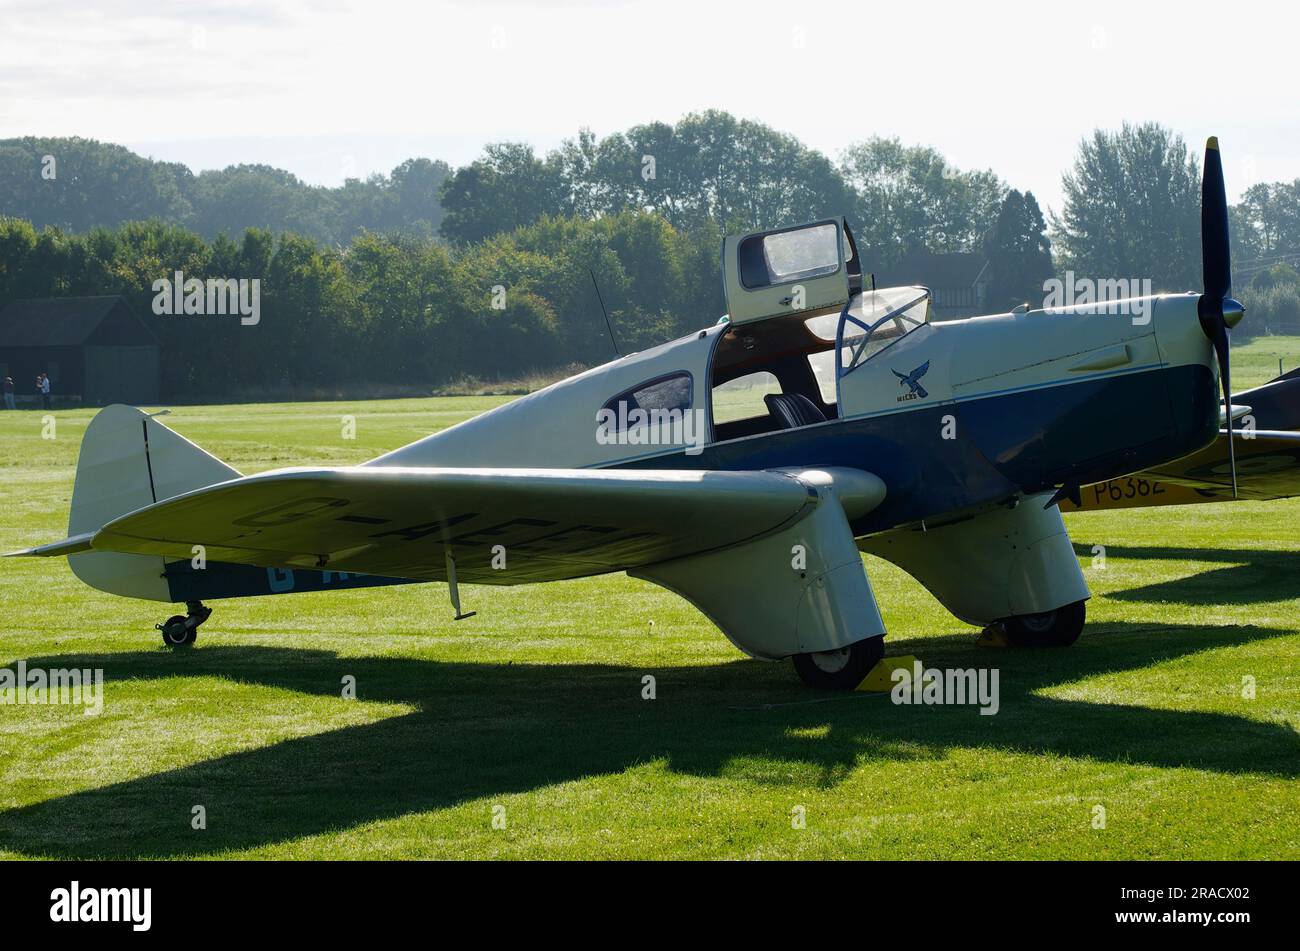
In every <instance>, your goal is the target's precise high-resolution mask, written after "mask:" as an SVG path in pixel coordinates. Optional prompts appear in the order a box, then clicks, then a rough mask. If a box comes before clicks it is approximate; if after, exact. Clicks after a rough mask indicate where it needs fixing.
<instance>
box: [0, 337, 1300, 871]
mask: <svg viewBox="0 0 1300 951" xmlns="http://www.w3.org/2000/svg"><path fill="white" fill-rule="evenodd" d="M1277 339H1278V338H1267V339H1266V340H1264V341H1257V342H1256V343H1254V344H1251V345H1250V346H1249V347H1242V348H1238V354H1237V356H1238V362H1237V365H1238V368H1239V369H1238V373H1239V376H1238V380H1240V381H1241V382H1240V383H1239V387H1244V386H1247V385H1250V383H1251V382H1252V374H1253V376H1254V377H1258V379H1253V382H1263V380H1264V379H1267V378H1268V377H1269V376H1271V375H1272V373H1267V374H1264V373H1263V372H1262V369H1261V368H1262V367H1263V366H1264V365H1265V363H1264V356H1263V355H1262V354H1261V355H1260V356H1259V357H1258V359H1257V360H1256V362H1257V363H1259V367H1256V368H1255V369H1254V370H1252V369H1251V363H1250V352H1249V351H1250V349H1251V347H1256V346H1259V347H1260V348H1261V350H1262V349H1263V347H1264V345H1266V344H1268V343H1269V342H1270V341H1271V342H1272V344H1273V346H1274V348H1275V349H1276V341H1277ZM1273 372H1276V366H1275V365H1274V367H1273ZM501 401H502V400H501V399H499V398H438V399H424V400H392V401H383V402H366V403H307V404H278V405H249V406H234V407H182V408H178V409H176V410H175V411H174V412H173V413H172V415H171V416H170V417H168V418H167V420H166V422H167V423H168V425H171V426H173V427H174V428H176V429H177V430H178V431H180V432H182V433H183V434H185V435H186V436H188V437H190V438H192V439H194V440H195V441H197V442H198V443H199V444H200V445H203V446H205V447H206V448H208V449H209V450H210V451H213V452H215V453H216V454H217V455H219V456H221V457H222V458H224V459H226V460H227V461H229V462H230V463H231V464H233V465H235V466H236V467H238V468H240V469H241V470H243V471H245V472H254V471H259V470H262V469H266V468H271V467H276V466H281V465H289V464H300V463H336V464H348V463H355V462H359V461H361V460H363V459H366V458H369V457H372V456H374V455H377V454H378V453H380V452H382V451H384V450H387V449H390V448H393V447H396V446H398V445H401V444H403V443H405V442H407V441H409V440H411V439H414V438H417V437H419V436H422V435H425V434H426V433H428V432H430V431H433V430H436V429H439V428H441V427H443V426H446V425H450V424H451V423H454V422H456V421H458V420H461V419H464V418H468V417H469V416H471V415H473V414H475V413H478V412H481V411H482V410H484V409H486V408H487V407H489V406H492V405H496V404H497V403H499V402H501ZM91 415H92V412H91V411H89V410H87V411H75V412H63V411H60V412H57V413H56V414H55V416H56V420H57V430H56V438H55V439H53V440H47V439H42V438H41V428H42V426H41V419H40V417H41V414H40V413H36V412H19V413H5V414H0V504H2V505H3V511H4V513H5V517H4V519H3V522H0V546H3V548H4V549H5V550H12V549H15V548H19V547H23V546H26V545H29V544H33V543H37V542H42V541H48V540H52V539H56V538H59V537H62V535H63V529H64V527H65V520H66V512H67V504H68V499H69V497H70V495H71V488H72V476H73V469H74V465H75V460H76V450H77V445H78V443H79V441H80V436H81V433H82V431H83V430H84V427H85V425H86V423H87V421H88V420H89V418H90V416H91ZM344 416H354V417H355V419H356V439H355V440H345V439H343V438H341V434H342V428H343V420H342V417H344ZM1297 515H1300V502H1281V503H1239V504H1235V505H1227V504H1225V505H1209V506H1197V507H1194V508H1189V509H1178V508H1171V509H1155V510H1151V511H1149V512H1115V513H1085V514H1076V515H1072V516H1070V517H1069V524H1070V528H1071V531H1072V534H1073V537H1074V539H1075V541H1076V544H1077V546H1078V551H1079V553H1080V557H1081V559H1082V560H1083V564H1084V565H1085V570H1086V574H1087V576H1088V579H1089V582H1090V584H1091V586H1092V589H1093V592H1094V598H1093V600H1092V601H1091V603H1090V606H1089V620H1090V625H1089V628H1088V630H1087V631H1086V632H1085V635H1084V637H1083V638H1082V640H1081V641H1080V643H1079V644H1078V645H1077V646H1076V647H1074V648H1072V649H1070V650H1065V651H991V650H987V649H982V648H979V647H977V646H976V644H975V636H974V635H975V633H976V632H975V631H974V630H973V629H971V628H969V627H967V626H965V625H963V624H961V623H960V622H958V621H956V620H954V619H953V618H952V617H951V616H949V615H948V614H947V613H946V612H944V611H943V609H942V608H940V607H939V606H938V604H937V603H936V602H935V601H934V600H933V599H932V598H931V597H930V596H929V594H927V593H926V592H925V591H924V589H922V588H921V587H920V586H919V585H918V584H916V583H915V582H914V581H912V580H911V579H910V578H909V577H907V576H906V575H904V574H903V573H902V572H900V571H898V570H897V569H895V568H893V567H892V566H890V565H888V564H887V563H885V562H881V561H878V560H875V559H868V572H869V574H870V577H871V579H872V583H873V585H874V587H875V590H876V593H877V597H878V598H879V601H880V604H881V606H882V609H883V612H884V615H885V620H886V623H887V625H888V627H889V630H890V631H891V634H890V638H889V640H888V644H889V648H890V651H891V652H892V653H915V654H917V655H919V656H920V657H921V658H922V659H923V660H924V661H925V662H926V663H927V664H928V665H932V666H941V667H947V666H951V667H995V668H997V669H998V671H999V678H1000V687H1001V709H1000V712H999V713H998V714H997V715H996V716H980V715H979V713H978V712H977V709H976V708H974V707H900V706H894V705H892V704H891V703H890V702H889V700H888V699H887V698H886V697H883V696H880V695H865V694H855V695H849V696H835V697H825V696H819V695H812V694H810V693H808V692H807V691H805V690H804V689H803V688H802V687H800V686H799V684H798V682H797V681H796V679H795V677H794V675H793V672H792V671H791V670H790V669H789V668H788V666H787V665H784V664H765V663H759V662H756V661H750V660H746V659H743V658H742V657H741V656H740V655H739V654H738V653H737V652H736V651H735V650H734V649H733V648H732V647H731V646H730V645H729V644H728V643H727V642H726V641H725V640H724V639H723V637H722V636H721V635H720V634H719V633H718V632H717V631H716V629H714V628H713V626H712V625H711V624H710V623H709V622H708V621H707V620H705V619H704V618H703V617H702V616H701V615H700V614H699V613H698V612H696V611H695V610H694V609H693V608H691V607H689V606H688V605H686V604H685V603H684V602H682V601H680V600H679V599H677V598H676V597H674V596H673V595H671V594H668V593H667V592H664V591H661V590H659V589H656V588H654V587H652V586H650V585H648V584H645V583H642V582H639V581H635V580H632V579H629V578H626V577H623V576H610V577H602V578H594V579H588V580H582V581H574V582H565V583H560V584H554V585H547V586H537V587H522V588H481V587H476V588H468V589H466V591H465V592H464V595H465V599H466V601H467V604H468V607H469V608H471V609H476V610H478V611H479V614H478V616H477V617H475V618H473V619H471V620H468V621H464V622H461V623H455V622H453V621H452V620H451V618H450V608H449V607H448V605H447V602H446V595H445V589H444V588H443V586H441V585H411V586H402V587H395V588H387V589H383V588H381V589H372V590H364V591H342V592H330V593H322V594H299V595H285V596H279V597H269V598H261V599H250V600H245V601H231V602H218V603H217V604H216V612H215V614H214V616H213V618H212V619H211V620H210V621H209V622H208V624H207V625H206V626H205V627H204V628H203V630H202V632H201V634H200V637H199V642H198V645H197V646H196V647H195V648H194V649H192V650H187V651H180V652H171V651H168V650H166V649H164V648H163V647H162V646H161V643H160V640H159V637H158V635H157V633H156V632H155V631H154V630H153V624H154V622H156V621H159V620H161V619H162V618H163V616H164V615H165V614H166V613H169V611H168V610H167V609H166V606H164V605H154V604H150V603H146V602H138V601H129V600H123V599H117V598H113V597H110V596H108V595H104V594H100V593H99V592H96V591H94V590H92V589H89V588H86V587H84V586H82V585H81V584H80V583H79V582H77V581H76V579H75V578H73V576H72V575H71V573H70V572H69V571H68V569H67V567H66V565H65V563H64V562H62V561H61V560H36V559H21V560H9V561H5V562H0V611H2V614H0V666H9V667H10V668H12V667H13V666H14V664H16V662H17V661H19V660H25V661H27V663H28V665H29V666H40V667H74V666H75V667H91V668H94V667H102V668H103V670H104V673H105V677H106V679H107V683H106V699H105V706H104V711H103V713H102V714H101V715H100V716H86V715H83V712H82V711H81V710H80V709H79V708H76V707H72V706H2V707H0V856H3V857H6V858H20V857H32V856H41V857H150V858H173V857H236V856H239V857H242V856H253V857H267V858H330V857H344V858H407V857H421V858H423V857H436V858H448V857H463V858H576V857H601V858H662V857H698V858H790V857H804V858H820V857H855V858H942V857H958V858H974V857H996V858H1011V857H1032V858H1058V857H1066V858H1093V857H1099V858H1126V857H1137V858H1246V857H1249V858H1255V857H1268V858H1283V857H1288V858H1295V857H1297V856H1300V810H1297V808H1296V805H1297V803H1300V737H1298V735H1297V730H1298V729H1300V673H1298V672H1297V663H1296V661H1297V657H1298V656H1300V621H1298V620H1297V608H1300V553H1298V552H1297V548H1298V546H1297V535H1298V534H1300V519H1298V518H1297ZM1097 545H1101V546H1104V547H1105V560H1104V565H1103V564H1101V563H1098V562H1095V559H1094V556H1093V549H1094V546H1097ZM647 675H652V676H653V677H655V678H656V688H657V690H656V692H657V698H656V699H654V700H645V699H642V693H643V678H645V677H646V676H647ZM345 677H354V678H355V679H356V685H357V694H358V699H356V700H347V699H344V698H343V697H342V695H341V694H342V683H343V679H344V678H345ZM1247 677H1249V678H1254V684H1255V696H1254V699H1248V698H1247V697H1245V696H1243V689H1242V685H1243V678H1247ZM195 806H203V807H204V809H205V810H206V818H207V828H206V829H205V830H195V829H193V828H192V822H191V820H192V814H193V812H192V811H193V808H194V807H195ZM1097 806H1102V807H1104V809H1105V828H1104V829H1100V828H1094V819H1095V816H1096V815H1097V813H1096V811H1095V807H1097ZM796 807H803V815H804V816H806V827H804V828H795V827H794V826H795V823H792V815H793V814H794V811H795V810H796ZM494 815H495V816H498V817H504V820H505V822H504V825H505V827H504V828H495V827H494V824H493V818H494Z"/></svg>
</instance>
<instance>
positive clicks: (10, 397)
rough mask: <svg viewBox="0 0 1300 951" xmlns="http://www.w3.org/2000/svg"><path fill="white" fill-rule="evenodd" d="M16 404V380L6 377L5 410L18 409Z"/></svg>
mask: <svg viewBox="0 0 1300 951" xmlns="http://www.w3.org/2000/svg"><path fill="white" fill-rule="evenodd" d="M17 408H18V407H17V405H16V404H15V403H14V378H13V377H11V376H7V377H5V409H17Z"/></svg>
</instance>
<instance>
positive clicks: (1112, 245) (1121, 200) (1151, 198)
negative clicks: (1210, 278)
mask: <svg viewBox="0 0 1300 951" xmlns="http://www.w3.org/2000/svg"><path fill="white" fill-rule="evenodd" d="M1061 187H1062V190H1063V191H1064V194H1065V204H1064V206H1063V208H1062V211H1061V215H1060V217H1059V218H1058V217H1056V216H1055V215H1054V216H1053V218H1052V230H1053V244H1054V246H1055V247H1056V248H1057V249H1058V251H1059V252H1060V258H1061V260H1060V262H1059V264H1058V266H1060V267H1064V268H1071V269H1073V270H1075V271H1077V272H1079V273H1080V274H1082V275H1087V276H1089V277H1092V278H1094V279H1101V278H1119V277H1124V278H1136V279H1148V278H1149V279H1150V280H1151V281H1152V282H1153V283H1154V284H1155V288H1156V290H1158V291H1181V290H1195V289H1197V288H1199V287H1200V286H1201V283H1202V275H1201V250H1200V249H1201V234H1200V231H1201V219H1200V211H1201V195H1200V190H1201V174H1200V167H1199V164H1198V162H1197V159H1196V156H1195V155H1193V154H1191V153H1190V152H1189V151H1188V149H1187V146H1186V145H1185V144H1184V143H1183V139H1182V137H1181V136H1178V135H1175V134H1174V133H1173V132H1171V131H1170V130H1168V129H1166V128H1164V127H1162V126H1160V125H1157V124H1155V123H1146V124H1143V125H1129V124H1127V123H1126V124H1125V125H1124V126H1123V128H1121V129H1120V131H1119V132H1108V131H1106V130H1104V129H1098V130H1096V131H1095V132H1094V133H1093V134H1092V137H1091V138H1088V139H1085V140H1084V141H1083V142H1082V143H1080V145H1079V154H1078V157H1077V158H1076V159H1075V163H1074V168H1073V170H1072V171H1070V172H1067V173H1066V174H1065V175H1064V176H1063V177H1062V179H1061Z"/></svg>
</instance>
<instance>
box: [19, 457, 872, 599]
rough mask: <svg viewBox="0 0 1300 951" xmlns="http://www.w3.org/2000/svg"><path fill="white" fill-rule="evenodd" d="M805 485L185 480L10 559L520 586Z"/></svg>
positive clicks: (793, 516)
mask: <svg viewBox="0 0 1300 951" xmlns="http://www.w3.org/2000/svg"><path fill="white" fill-rule="evenodd" d="M838 471H840V472H844V471H845V470H838ZM854 473H855V475H854V476H847V477H844V478H847V479H848V481H850V482H852V483H853V485H854V486H855V487H856V488H857V489H858V490H862V487H863V486H864V485H865V486H866V487H867V488H866V490H865V495H866V496H871V498H863V492H862V491H859V494H858V496H856V497H855V504H856V505H857V506H858V507H859V508H860V507H862V506H869V507H874V505H876V504H879V501H880V500H881V499H883V497H884V484H883V483H882V482H880V480H879V479H876V478H875V477H874V476H870V475H869V474H867V473H863V472H857V471H854ZM821 475H822V476H823V478H824V477H825V473H821ZM815 481H816V480H815V479H812V480H811V481H810V478H809V475H808V473H794V472H783V471H760V472H717V471H705V472H700V471H660V472H649V471H645V470H635V471H633V470H609V469H429V468H398V467H379V466H369V467H367V466H362V467H354V468H322V469H284V470H278V471H275V472H268V473H263V474H260V475H255V476H250V477H246V478H240V479H235V480H231V481H227V482H222V483H219V484H216V485H212V486H208V487H206V488H201V489H197V490H195V491H192V492H188V493H185V494H182V495H179V496H176V497H174V498H171V499H168V500H166V501H163V502H159V503H156V504H153V505H149V506H146V507H144V508H142V509H138V510H136V511H134V512H131V513H128V514H126V515H123V516H121V517H119V518H116V519H114V520H112V521H110V522H108V523H107V524H105V525H104V526H103V527H102V528H100V529H99V530H98V531H96V532H94V533H93V535H92V536H91V537H90V538H89V539H88V541H87V540H86V539H82V538H78V539H69V540H68V543H67V544H65V543H56V544H55V545H52V546H43V548H44V549H46V550H41V549H31V550H29V551H28V552H24V553H23V554H66V553H67V552H68V551H69V549H70V547H71V549H72V550H83V551H84V550H87V549H89V550H93V551H109V552H124V553H131V554H143V555H160V556H162V557H163V558H164V559H186V560H188V559H190V558H192V557H193V555H194V553H195V552H194V546H195V545H201V546H203V549H204V555H205V557H206V558H207V559H208V560H210V561H214V562H227V563H233V564H242V565H256V566H261V567H268V568H327V567H328V568H329V569H330V570H334V571H340V572H362V573H366V574H373V575H384V576H388V577H393V578H406V579H413V580H422V581H440V580H446V567H445V556H444V552H445V550H450V551H451V553H452V554H453V555H454V557H455V560H456V570H457V576H458V577H459V579H460V580H461V581H465V582H472V583H479V584H522V583H527V582H535V581H549V580H558V579H563V578H575V577H581V576H585V575H592V574H600V573H603V572H608V571H619V570H625V569H628V568H635V567H638V566H644V565H649V564H654V563H658V562H663V561H666V560H669V559H674V558H680V557H683V556H686V555H692V554H697V553H701V552H707V551H713V550H717V549H722V548H727V547H729V546H732V545H736V544H740V543H743V542H745V541H748V540H750V539H753V538H757V537H759V536H762V535H764V534H766V533H769V532H773V531H775V530H777V529H779V528H781V527H783V526H785V525H788V524H792V523H793V522H795V521H798V520H799V519H801V518H802V517H803V516H804V515H806V514H808V512H809V511H810V510H811V508H813V507H815V506H816V504H817V498H818V497H817V492H816V490H815V488H814V487H813V484H814V482H815ZM836 488H837V489H838V488H839V485H838V482H837V484H836ZM845 504H846V506H848V504H849V503H847V502H845ZM867 510H869V508H868V509H867ZM72 542H77V544H76V545H75V546H72V545H71V544H70V543H72ZM497 546H501V547H500V548H498V547H497ZM494 564H495V566H494ZM502 566H504V567H502Z"/></svg>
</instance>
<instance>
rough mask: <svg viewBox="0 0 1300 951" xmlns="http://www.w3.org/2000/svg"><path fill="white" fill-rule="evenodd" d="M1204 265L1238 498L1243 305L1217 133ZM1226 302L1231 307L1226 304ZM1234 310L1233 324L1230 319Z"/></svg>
mask: <svg viewBox="0 0 1300 951" xmlns="http://www.w3.org/2000/svg"><path fill="white" fill-rule="evenodd" d="M1201 266H1202V268H1203V270H1204V274H1205V293H1204V294H1202V295H1201V299H1200V300H1199V301H1198V302H1197V304H1196V315H1197V317H1199V318H1200V321H1201V330H1202V331H1204V333H1205V336H1206V337H1208V338H1209V339H1210V343H1212V344H1213V345H1214V355H1215V356H1216V357H1217V358H1218V362H1219V383H1220V385H1221V386H1222V387H1223V405H1224V407H1225V408H1226V409H1227V415H1228V463H1229V465H1230V466H1231V468H1232V497H1233V498H1234V499H1235V498H1236V497H1237V449H1236V446H1235V445H1234V443H1233V439H1232V376H1231V373H1232V370H1231V362H1232V361H1231V349H1232V348H1231V341H1230V340H1229V337H1228V327H1229V326H1235V325H1236V323H1237V321H1239V320H1240V319H1241V314H1242V308H1241V305H1240V304H1238V303H1237V302H1236V301H1229V300H1228V295H1229V294H1231V293H1232V252H1231V249H1230V248H1229V241H1228V191H1227V186H1226V185H1225V184H1224V182H1223V158H1222V157H1221V156H1220V155H1219V140H1218V138H1217V137H1215V136H1210V138H1209V139H1208V140H1207V141H1206V143H1205V174H1204V175H1203V176H1202V177H1201ZM1225 302H1226V304H1227V305H1228V306H1225ZM1229 312H1231V323H1230V322H1229Z"/></svg>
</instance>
